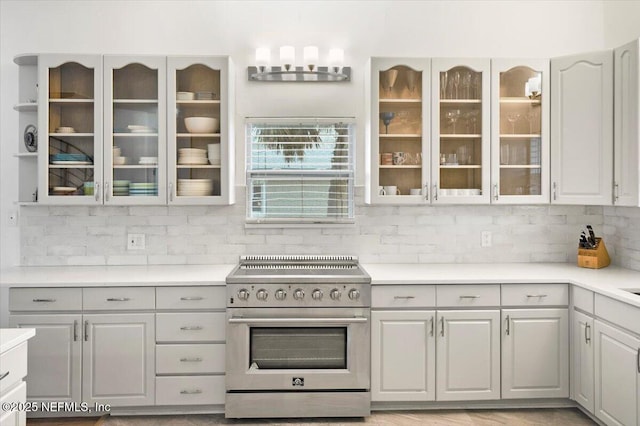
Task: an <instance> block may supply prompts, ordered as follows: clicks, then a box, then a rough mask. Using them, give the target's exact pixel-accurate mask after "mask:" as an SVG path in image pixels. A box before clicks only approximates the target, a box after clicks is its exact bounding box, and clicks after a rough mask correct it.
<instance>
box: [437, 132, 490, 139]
mask: <svg viewBox="0 0 640 426" xmlns="http://www.w3.org/2000/svg"><path fill="white" fill-rule="evenodd" d="M481 137H482V135H480V134H476V133H467V134H464V133H462V134H459V133H455V134H449V133H447V134H440V139H480V138H481Z"/></svg>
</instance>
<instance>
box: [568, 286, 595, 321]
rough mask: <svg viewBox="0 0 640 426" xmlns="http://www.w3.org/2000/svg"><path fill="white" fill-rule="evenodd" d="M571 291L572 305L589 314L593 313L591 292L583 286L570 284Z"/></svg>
mask: <svg viewBox="0 0 640 426" xmlns="http://www.w3.org/2000/svg"><path fill="white" fill-rule="evenodd" d="M571 289H572V291H573V306H574V308H578V309H581V310H583V311H585V312H588V313H590V314H592V313H593V292H592V291H589V290H585V289H584V288H581V287H577V286H575V285H574V286H571Z"/></svg>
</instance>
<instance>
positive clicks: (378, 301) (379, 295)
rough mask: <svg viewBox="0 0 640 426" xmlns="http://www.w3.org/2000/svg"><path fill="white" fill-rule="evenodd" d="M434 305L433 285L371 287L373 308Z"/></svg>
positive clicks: (434, 291)
mask: <svg viewBox="0 0 640 426" xmlns="http://www.w3.org/2000/svg"><path fill="white" fill-rule="evenodd" d="M435 305H436V289H435V286H433V285H375V286H373V287H372V289H371V307H373V308H415V307H433V306H435Z"/></svg>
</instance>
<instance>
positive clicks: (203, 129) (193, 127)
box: [184, 117, 220, 133]
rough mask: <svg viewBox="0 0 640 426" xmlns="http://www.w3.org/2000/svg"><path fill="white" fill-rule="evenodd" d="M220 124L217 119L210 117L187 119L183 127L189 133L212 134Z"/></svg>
mask: <svg viewBox="0 0 640 426" xmlns="http://www.w3.org/2000/svg"><path fill="white" fill-rule="evenodd" d="M219 124H220V122H219V120H218V119H217V118H212V117H187V118H185V119H184V125H185V126H186V127H187V131H188V132H189V133H213V132H215V131H216V130H217V129H218V125H219Z"/></svg>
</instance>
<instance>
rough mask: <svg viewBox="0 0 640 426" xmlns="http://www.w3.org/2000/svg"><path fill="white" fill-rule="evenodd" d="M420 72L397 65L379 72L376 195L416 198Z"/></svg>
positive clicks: (419, 163)
mask: <svg viewBox="0 0 640 426" xmlns="http://www.w3.org/2000/svg"><path fill="white" fill-rule="evenodd" d="M422 78H423V73H422V71H418V70H414V69H412V68H410V67H407V66H404V65H398V66H395V67H392V68H390V69H388V70H384V71H380V72H379V81H380V86H379V88H378V93H379V111H380V117H379V122H378V134H379V151H378V152H379V153H380V158H379V166H378V170H379V180H378V181H379V184H380V186H382V188H381V189H380V195H385V196H393V195H420V191H421V188H422V108H423V100H422Z"/></svg>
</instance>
